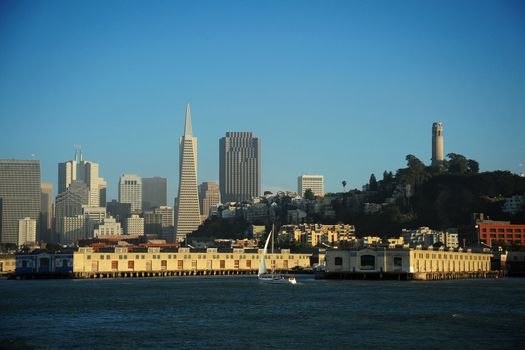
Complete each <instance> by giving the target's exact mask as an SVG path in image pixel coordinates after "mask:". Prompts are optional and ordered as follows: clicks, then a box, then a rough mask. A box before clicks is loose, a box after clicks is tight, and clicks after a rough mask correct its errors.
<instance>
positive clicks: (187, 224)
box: [175, 104, 201, 241]
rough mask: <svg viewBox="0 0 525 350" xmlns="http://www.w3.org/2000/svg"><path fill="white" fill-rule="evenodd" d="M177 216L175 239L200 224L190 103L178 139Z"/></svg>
mask: <svg viewBox="0 0 525 350" xmlns="http://www.w3.org/2000/svg"><path fill="white" fill-rule="evenodd" d="M177 198H178V200H177V216H176V219H175V233H176V239H177V240H178V241H182V240H184V239H185V238H186V235H187V234H189V233H192V232H193V231H195V230H197V229H198V228H199V225H200V224H201V219H200V208H199V192H198V189H197V138H196V137H195V136H193V131H192V127H191V112H190V105H189V104H188V105H186V118H185V125H184V135H183V136H182V137H181V138H180V140H179V191H178V197H177Z"/></svg>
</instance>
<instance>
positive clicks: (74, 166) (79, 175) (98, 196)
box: [57, 149, 107, 207]
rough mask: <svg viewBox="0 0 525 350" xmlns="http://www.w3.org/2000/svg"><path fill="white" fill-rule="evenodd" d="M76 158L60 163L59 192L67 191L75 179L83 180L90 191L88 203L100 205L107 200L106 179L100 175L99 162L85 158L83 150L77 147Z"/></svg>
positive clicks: (95, 205)
mask: <svg viewBox="0 0 525 350" xmlns="http://www.w3.org/2000/svg"><path fill="white" fill-rule="evenodd" d="M74 158H75V159H73V160H69V161H67V162H64V163H59V164H58V188H57V190H58V194H60V193H62V192H65V191H66V190H67V189H68V188H69V186H71V184H72V183H73V181H75V180H77V181H81V182H83V183H84V184H85V185H86V186H87V188H88V192H89V199H88V203H87V204H88V205H90V206H94V207H99V206H102V207H103V206H104V205H105V202H106V198H105V193H106V187H107V184H106V181H105V180H104V179H103V178H101V177H99V166H98V163H94V162H90V161H87V160H84V156H83V154H82V150H80V149H77V150H76V153H75V157H74Z"/></svg>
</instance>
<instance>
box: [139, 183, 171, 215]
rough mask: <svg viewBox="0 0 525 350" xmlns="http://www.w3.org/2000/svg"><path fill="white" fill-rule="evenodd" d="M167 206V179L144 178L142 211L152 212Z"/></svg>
mask: <svg viewBox="0 0 525 350" xmlns="http://www.w3.org/2000/svg"><path fill="white" fill-rule="evenodd" d="M166 205H168V179H166V178H165V177H158V176H156V177H145V178H143V179H142V209H143V210H152V209H154V208H158V207H160V206H166Z"/></svg>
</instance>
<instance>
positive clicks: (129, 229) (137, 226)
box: [126, 214, 144, 236]
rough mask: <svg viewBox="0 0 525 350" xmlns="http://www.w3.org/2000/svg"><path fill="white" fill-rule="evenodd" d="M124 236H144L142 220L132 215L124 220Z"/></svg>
mask: <svg viewBox="0 0 525 350" xmlns="http://www.w3.org/2000/svg"><path fill="white" fill-rule="evenodd" d="M126 234H127V235H132V236H142V235H143V234H144V218H141V217H140V216H138V215H136V214H133V215H131V217H130V218H127V219H126Z"/></svg>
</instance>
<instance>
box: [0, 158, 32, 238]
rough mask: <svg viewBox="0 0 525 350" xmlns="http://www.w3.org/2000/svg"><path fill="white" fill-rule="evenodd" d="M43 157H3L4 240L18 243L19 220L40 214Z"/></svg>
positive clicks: (0, 223)
mask: <svg viewBox="0 0 525 350" xmlns="http://www.w3.org/2000/svg"><path fill="white" fill-rule="evenodd" d="M40 196H41V194H40V161H38V160H0V242H2V243H14V244H17V243H18V220H19V219H23V218H27V217H28V218H31V219H34V220H37V227H38V220H39V216H40V200H41V198H40Z"/></svg>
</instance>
